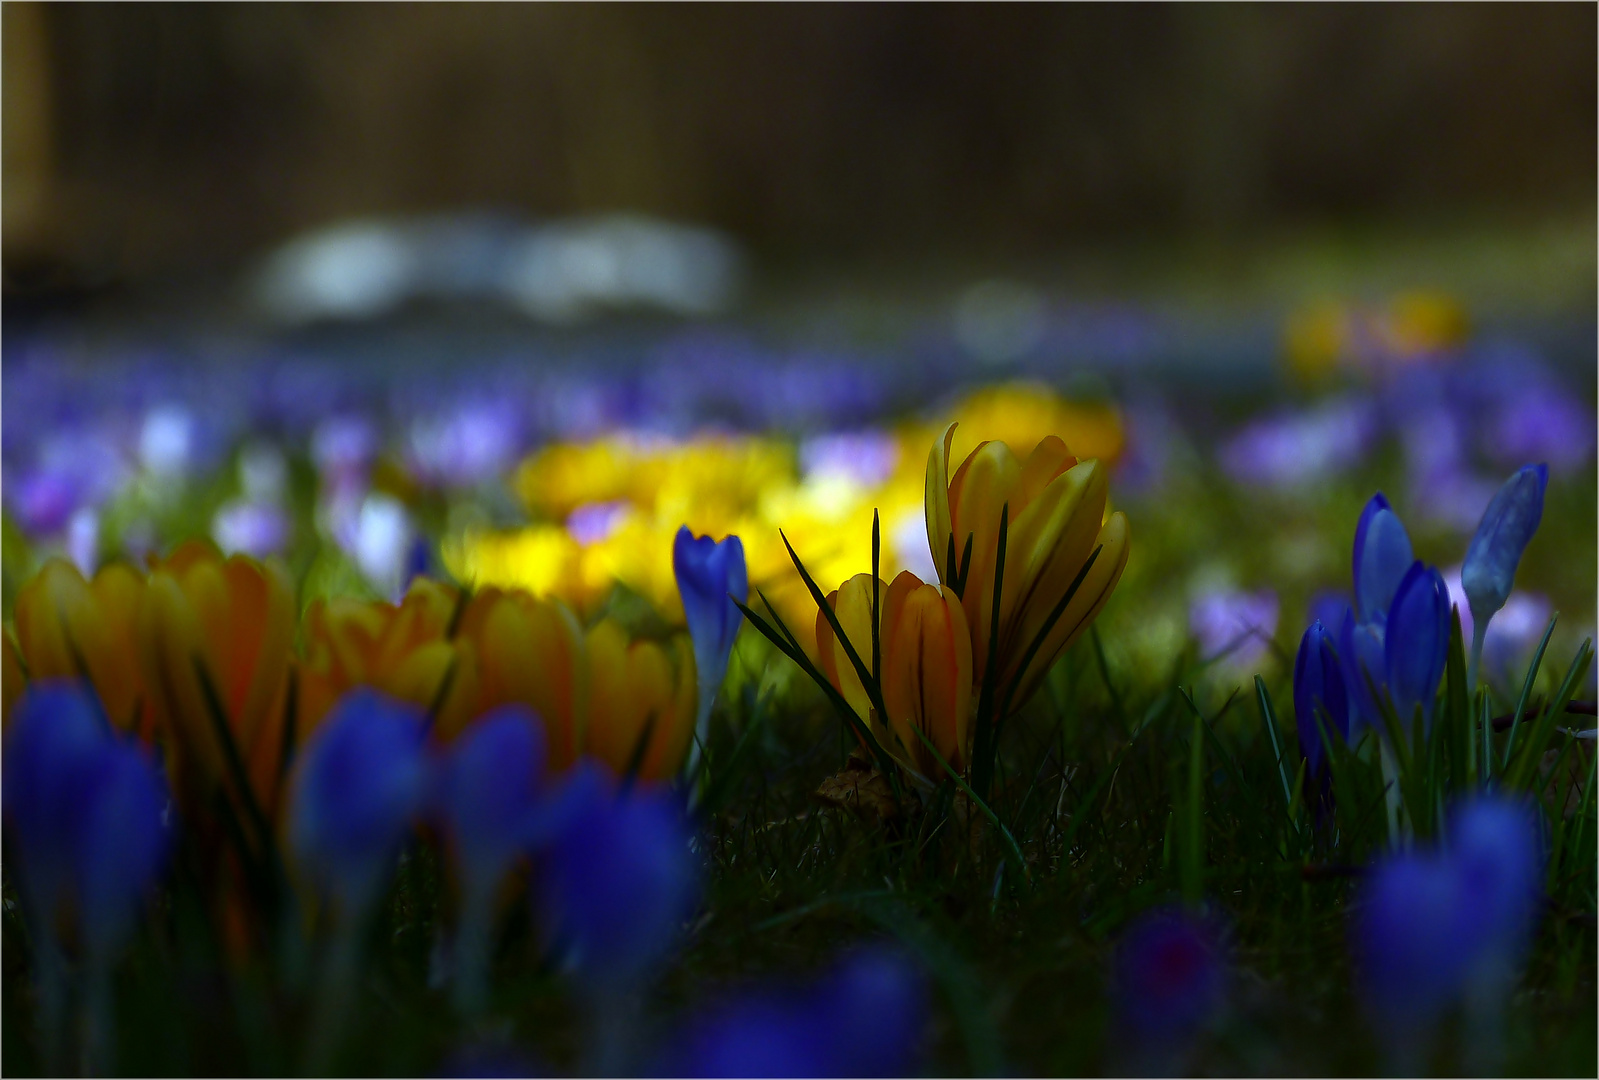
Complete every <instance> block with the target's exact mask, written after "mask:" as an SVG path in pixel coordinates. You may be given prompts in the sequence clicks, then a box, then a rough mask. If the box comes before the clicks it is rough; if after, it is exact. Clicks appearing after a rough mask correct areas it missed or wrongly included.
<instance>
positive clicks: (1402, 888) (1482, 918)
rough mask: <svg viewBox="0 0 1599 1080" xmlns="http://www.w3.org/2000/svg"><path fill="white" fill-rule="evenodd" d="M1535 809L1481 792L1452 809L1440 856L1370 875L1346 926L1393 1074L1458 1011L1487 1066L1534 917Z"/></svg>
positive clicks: (1389, 861) (1424, 854) (1418, 1061)
mask: <svg viewBox="0 0 1599 1080" xmlns="http://www.w3.org/2000/svg"><path fill="white" fill-rule="evenodd" d="M1542 862H1543V860H1542V855H1541V850H1540V844H1539V836H1538V822H1537V817H1536V814H1535V811H1534V810H1533V808H1532V807H1531V806H1530V805H1528V804H1527V803H1524V802H1521V801H1517V800H1514V799H1508V798H1500V797H1492V796H1484V797H1482V798H1478V799H1476V800H1473V801H1471V802H1468V803H1466V804H1464V805H1463V806H1460V807H1457V808H1456V810H1455V812H1454V814H1453V815H1452V817H1451V819H1450V822H1449V826H1448V828H1447V830H1446V831H1445V838H1444V844H1443V846H1442V848H1441V849H1440V850H1434V851H1413V852H1403V853H1399V854H1395V855H1392V856H1389V857H1388V858H1386V859H1384V860H1383V861H1382V862H1380V863H1379V864H1378V865H1377V866H1376V867H1374V868H1373V871H1372V875H1371V878H1370V880H1368V881H1367V882H1366V884H1365V886H1364V887H1363V888H1362V889H1361V891H1360V895H1359V898H1358V905H1357V907H1356V909H1355V913H1354V919H1353V922H1352V924H1351V948H1352V951H1353V953H1354V959H1355V964H1356V971H1357V974H1358V976H1359V980H1360V988H1361V994H1362V997H1363V999H1364V1003H1365V1004H1366V1006H1367V1010H1368V1012H1369V1015H1370V1017H1371V1021H1372V1024H1373V1025H1374V1026H1375V1027H1376V1028H1377V1031H1378V1034H1379V1035H1380V1036H1381V1038H1382V1041H1383V1045H1384V1047H1385V1050H1386V1052H1387V1053H1388V1055H1389V1057H1390V1065H1391V1066H1392V1068H1393V1069H1394V1071H1395V1072H1396V1074H1414V1073H1416V1072H1419V1071H1420V1070H1421V1068H1422V1066H1423V1065H1424V1064H1425V1057H1426V1054H1427V1053H1428V1051H1429V1049H1430V1047H1431V1043H1432V1039H1433V1037H1434V1034H1435V1033H1436V1030H1437V1026H1438V1023H1439V1021H1440V1020H1441V1019H1442V1018H1443V1016H1444V1015H1445V1013H1446V1012H1448V1011H1449V1010H1450V1009H1451V1008H1452V1007H1455V1006H1464V1008H1465V1010H1466V1013H1467V1025H1466V1031H1467V1032H1468V1047H1467V1049H1468V1052H1469V1053H1470V1054H1471V1055H1472V1056H1473V1057H1475V1058H1477V1059H1479V1060H1476V1061H1473V1062H1471V1065H1472V1067H1474V1068H1475V1067H1487V1068H1492V1067H1493V1065H1494V1061H1493V1060H1492V1059H1493V1058H1494V1057H1496V1055H1497V1051H1498V1046H1497V1043H1498V1039H1497V1032H1498V1031H1499V1030H1500V1027H1501V1024H1502V1021H1501V1019H1500V1017H1501V1015H1502V1013H1503V1008H1504V1003H1505V1000H1506V998H1507V997H1508V995H1509V992H1510V989H1511V988H1512V986H1513V985H1514V981H1515V978H1516V974H1517V972H1518V970H1519V968H1520V965H1521V963H1522V960H1523V959H1524V957H1525V953H1526V949H1527V947H1528V945H1529V943H1530V940H1531V932H1532V929H1533V926H1534V924H1535V922H1536V919H1537V914H1538V909H1539V899H1540V896H1539V880H1540V876H1541V875H1540V870H1541V867H1542Z"/></svg>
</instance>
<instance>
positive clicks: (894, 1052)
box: [650, 946, 926, 1077]
mask: <svg viewBox="0 0 1599 1080" xmlns="http://www.w3.org/2000/svg"><path fill="white" fill-rule="evenodd" d="M925 1024H926V991H925V987H924V985H923V980H922V977H921V974H920V972H919V971H917V969H916V967H915V966H914V965H913V964H912V963H911V962H910V961H909V960H908V959H907V958H906V957H904V956H903V955H902V954H900V953H899V952H897V951H895V950H892V949H889V948H885V947H881V946H879V947H874V948H868V949H863V950H861V951H859V952H856V953H854V954H853V955H850V956H847V957H845V958H843V959H842V960H840V961H839V962H837V963H836V964H835V965H834V966H833V968H832V970H830V971H828V972H826V973H825V974H823V975H822V976H820V977H818V978H815V979H813V980H811V981H810V982H808V983H806V984H802V985H794V986H776V987H767V988H758V989H755V990H754V991H746V992H743V993H741V994H739V995H738V996H737V997H736V998H730V999H729V1000H727V1001H725V1002H724V1003H722V1004H720V1005H718V1006H713V1007H711V1008H709V1009H706V1010H705V1011H703V1012H702V1013H700V1014H699V1015H696V1016H694V1017H691V1018H690V1019H689V1020H688V1022H687V1024H686V1025H685V1026H684V1028H683V1029H682V1031H681V1032H680V1033H679V1034H678V1035H677V1036H676V1038H674V1039H673V1040H672V1041H671V1043H670V1045H669V1046H668V1047H667V1049H666V1050H665V1051H664V1052H663V1053H662V1054H661V1055H660V1057H659V1058H658V1060H657V1061H656V1063H655V1065H654V1066H653V1067H652V1068H651V1070H650V1072H651V1073H653V1074H655V1075H657V1076H717V1077H721V1076H728V1077H734V1076H904V1075H906V1074H907V1073H909V1072H910V1071H911V1070H912V1069H913V1068H914V1066H915V1063H916V1057H917V1042H918V1039H919V1038H920V1036H921V1034H922V1031H923V1028H924V1027H925Z"/></svg>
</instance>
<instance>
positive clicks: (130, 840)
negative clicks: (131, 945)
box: [4, 681, 171, 965]
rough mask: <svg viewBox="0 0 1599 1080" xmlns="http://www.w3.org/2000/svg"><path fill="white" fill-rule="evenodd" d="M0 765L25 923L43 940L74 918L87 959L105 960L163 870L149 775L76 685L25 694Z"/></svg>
mask: <svg viewBox="0 0 1599 1080" xmlns="http://www.w3.org/2000/svg"><path fill="white" fill-rule="evenodd" d="M4 760H5V764H4V780H5V816H6V820H7V821H8V823H9V824H10V826H11V829H12V833H11V836H12V838H13V840H14V842H15V845H16V852H17V861H18V864H19V877H20V882H21V885H22V888H23V894H24V897H25V898H26V899H27V901H28V906H29V908H30V909H31V911H32V913H33V917H34V918H35V919H36V920H41V921H42V922H41V923H40V928H41V929H43V930H45V931H46V932H48V927H50V926H51V925H52V924H53V920H54V919H55V918H56V917H57V916H58V915H59V914H60V913H61V912H63V911H71V912H74V913H75V914H76V921H77V925H78V926H79V929H80V933H81V934H82V936H83V941H84V943H85V945H86V947H87V950H88V953H89V956H90V957H91V958H92V960H93V961H94V962H95V963H97V964H102V965H103V964H105V963H107V962H109V960H110V958H111V956H112V954H113V953H114V952H115V951H116V949H117V948H119V947H120V946H121V944H122V943H123V942H124V941H125V940H126V939H127V937H128V935H129V934H130V933H131V932H132V930H133V928H134V925H135V921H136V918H137V915H138V912H139V908H140V906H141V905H142V903H143V900H144V897H145V894H146V893H147V892H148V891H149V889H150V888H151V886H152V885H153V884H154V882H155V881H156V879H157V878H158V877H159V876H160V874H161V872H162V870H163V869H164V867H165V865H166V859H167V854H168V850H169V847H170V840H171V838H170V830H169V828H168V827H167V826H166V824H165V823H164V820H163V819H164V815H165V811H166V805H167V793H166V786H165V784H164V783H163V781H162V779H161V774H160V772H159V770H158V769H157V767H156V765H155V764H154V762H152V761H151V760H150V758H149V757H148V756H147V755H146V754H145V752H144V750H143V749H141V748H140V747H139V746H137V745H135V744H132V743H127V742H124V741H122V740H121V739H119V738H117V737H116V736H114V735H113V734H112V733H111V730H110V728H109V726H108V725H107V724H106V721H105V718H104V717H103V716H102V715H101V713H100V706H99V703H98V702H97V701H96V700H95V698H94V696H93V692H92V691H91V690H89V689H88V688H87V687H86V686H84V685H83V684H81V683H77V682H51V681H41V682H38V683H35V684H33V685H32V686H31V687H30V688H29V690H28V692H27V693H26V694H24V695H23V697H22V699H21V700H20V701H19V702H18V703H17V706H16V714H15V716H14V718H13V724H12V729H11V733H10V736H9V738H8V739H7V740H6V748H5V759H4Z"/></svg>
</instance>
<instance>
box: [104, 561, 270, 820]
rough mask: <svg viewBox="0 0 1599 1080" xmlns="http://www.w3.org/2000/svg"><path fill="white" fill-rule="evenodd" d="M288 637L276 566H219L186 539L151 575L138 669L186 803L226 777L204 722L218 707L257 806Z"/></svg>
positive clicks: (214, 737)
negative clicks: (167, 739)
mask: <svg viewBox="0 0 1599 1080" xmlns="http://www.w3.org/2000/svg"><path fill="white" fill-rule="evenodd" d="M293 639H294V590H293V587H292V586H291V585H290V583H289V581H288V578H287V575H286V574H285V573H284V571H283V570H282V568H281V567H279V566H277V565H276V564H274V563H270V562H268V563H259V562H256V561H255V560H254V559H251V558H248V557H246V556H243V555H234V556H232V557H231V558H228V559H223V558H222V557H221V556H220V555H219V554H218V553H217V550H216V549H215V548H214V547H211V546H210V545H209V544H205V543H201V542H198V541H191V542H189V543H186V544H183V545H181V546H179V547H178V549H177V550H176V551H174V552H173V553H172V555H171V556H170V557H168V558H167V559H165V560H164V561H161V562H158V563H156V564H155V566H154V567H153V568H152V570H151V572H150V577H149V580H148V582H147V583H146V585H145V589H144V595H143V598H142V600H141V602H140V605H139V612H138V617H137V620H136V640H137V642H138V646H139V651H138V655H139V662H140V669H141V674H142V676H143V685H144V687H145V688H146V690H147V691H148V693H149V696H150V699H151V701H152V703H153V705H154V707H155V711H156V715H157V717H158V718H159V721H160V722H161V723H163V724H165V725H166V726H167V727H168V729H169V732H170V735H171V737H172V741H173V744H174V752H175V754H176V755H177V760H176V764H177V769H178V772H179V774H180V775H181V776H182V777H183V780H182V782H181V784H180V787H181V788H182V789H183V794H184V795H185V796H186V797H188V798H203V797H205V793H206V791H207V790H208V789H209V788H210V787H211V786H212V785H215V784H217V783H221V782H223V781H224V778H226V777H227V776H228V768H227V765H226V762H225V758H224V754H223V749H222V743H221V741H220V738H219V735H218V732H217V728H216V718H215V717H214V716H213V714H212V713H213V709H214V708H215V707H220V708H221V710H222V714H223V716H222V719H224V720H225V721H226V723H227V726H228V730H229V731H230V733H231V735H232V738H233V741H234V742H235V743H236V745H237V747H238V751H239V754H240V756H241V757H242V758H243V760H244V762H245V765H246V768H247V770H248V771H249V774H250V780H251V783H252V786H253V787H255V788H256V795H257V798H259V799H261V800H262V801H263V803H264V802H265V801H266V796H267V794H268V791H269V789H270V788H271V787H272V786H273V783H272V782H273V781H274V780H275V778H276V776H277V755H278V753H279V752H280V749H281V744H282V732H281V727H282V723H283V718H284V712H285V705H286V691H287V687H288V671H289V651H290V648H291V646H292V644H293ZM206 684H209V686H207V685H206ZM213 695H214V697H213Z"/></svg>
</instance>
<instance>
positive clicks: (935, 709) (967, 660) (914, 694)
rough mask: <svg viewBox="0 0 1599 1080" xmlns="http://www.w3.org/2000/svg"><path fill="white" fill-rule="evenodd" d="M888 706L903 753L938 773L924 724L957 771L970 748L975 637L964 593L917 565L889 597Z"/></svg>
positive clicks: (926, 771)
mask: <svg viewBox="0 0 1599 1080" xmlns="http://www.w3.org/2000/svg"><path fill="white" fill-rule="evenodd" d="M881 646H882V650H883V667H882V684H883V707H884V708H885V709H887V710H888V722H889V724H890V726H891V727H892V729H893V733H894V736H895V738H894V740H893V741H894V742H895V743H896V746H894V747H893V751H894V752H895V753H896V754H897V755H904V756H906V757H908V759H909V762H910V763H911V764H912V765H913V767H914V768H915V769H916V771H917V772H919V773H921V774H922V775H923V776H925V777H928V778H930V779H933V780H935V781H937V780H939V779H942V774H943V771H944V770H943V768H942V767H941V766H940V765H939V764H938V762H937V760H936V759H935V758H934V757H933V755H932V754H930V753H928V750H927V746H926V744H925V743H923V741H922V739H921V738H920V736H919V735H918V734H917V733H918V732H920V733H921V735H925V736H926V737H927V739H928V741H930V742H931V743H932V744H933V746H934V747H936V748H937V750H938V753H939V756H941V757H942V758H943V759H944V761H945V762H947V763H948V764H949V765H950V767H951V768H953V769H955V770H956V771H957V772H964V771H965V769H966V766H967V763H968V757H969V754H970V741H969V740H970V732H969V730H968V726H969V722H970V712H971V697H972V639H971V634H970V633H969V632H968V630H967V627H966V613H965V612H964V610H962V607H961V602H960V598H959V597H957V596H956V595H955V592H954V590H953V589H951V588H949V586H947V585H942V586H940V585H929V584H924V583H923V582H922V580H921V579H920V578H918V577H917V576H916V575H915V574H913V573H911V572H910V571H909V570H906V571H904V572H902V573H901V574H900V575H899V576H898V577H896V578H895V579H894V582H893V584H891V585H890V586H889V587H888V594H887V596H886V597H885V598H884V602H883V631H882V642H881Z"/></svg>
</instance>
